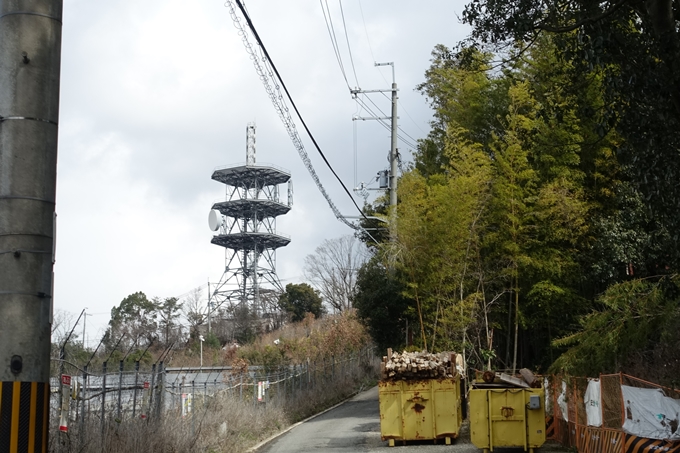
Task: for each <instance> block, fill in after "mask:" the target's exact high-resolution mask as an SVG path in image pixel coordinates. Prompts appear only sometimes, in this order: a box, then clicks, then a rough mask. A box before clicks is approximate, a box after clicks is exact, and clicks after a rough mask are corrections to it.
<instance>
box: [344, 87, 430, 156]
mask: <svg viewBox="0 0 680 453" xmlns="http://www.w3.org/2000/svg"><path fill="white" fill-rule="evenodd" d="M367 98H368V97H367ZM368 99H369V101H370V102H371V103H372V104H373V105H375V106H376V108H377V109H378V111H379V112H380V113H381V114H382V115H383V116H385V117H387V116H388V115H387V114H386V113H385V112H383V111H382V110H381V109H380V108H379V107H378V106H377V105H376V104H375V103H374V102H373V101H372V100H371V99H370V98H368ZM356 100H357V103H358V104H359V105H361V106H362V107H363V108H364V109H365V110H366V111H367V112H368V113H370V114H371V115H372V116H374V117H375V118H376V120H377V121H378V123H380V125H381V126H383V127H384V128H385V129H386V130H388V131H391V130H392V127H391V126H390V125H389V124H387V123H386V122H385V120H383V119H381V118H379V117H378V114H377V113H376V112H375V111H374V110H373V109H372V108H371V107H370V106H369V105H368V104H366V102H365V101H363V100H360V98H359V97H357V99H356ZM397 138H398V139H399V140H401V141H402V142H403V143H404V144H405V145H406V146H410V147H412V148H414V149H415V148H417V146H416V145H415V144H414V143H412V142H409V141H408V140H406V139H405V138H404V137H403V136H401V135H399V133H397Z"/></svg>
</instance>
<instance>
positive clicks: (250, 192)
mask: <svg viewBox="0 0 680 453" xmlns="http://www.w3.org/2000/svg"><path fill="white" fill-rule="evenodd" d="M212 179H214V180H215V181H218V182H221V183H223V184H225V185H226V199H225V201H221V202H219V203H215V204H214V205H213V207H212V210H211V211H210V215H209V216H208V223H209V225H210V229H211V230H212V231H215V232H216V233H217V234H216V235H215V236H213V238H212V240H211V241H210V242H212V243H213V244H215V245H219V246H221V247H224V248H225V264H224V273H223V274H222V277H221V278H220V281H219V283H217V285H215V286H214V289H211V291H210V294H209V296H210V305H211V307H209V310H210V311H211V310H213V309H216V308H220V309H223V310H226V311H227V312H229V311H231V312H232V313H233V310H234V309H235V308H237V307H239V308H244V307H247V308H248V309H249V310H252V311H254V312H255V313H257V314H258V315H259V316H267V312H268V311H269V310H268V309H267V306H268V304H267V300H268V298H267V297H266V296H267V295H271V294H272V293H275V292H279V291H283V288H282V286H281V283H280V281H279V279H278V277H277V275H276V249H277V248H279V247H285V246H286V245H288V244H289V243H290V237H287V236H284V235H282V234H279V233H277V232H276V218H277V217H278V216H280V215H284V214H287V213H288V211H290V209H291V207H292V204H293V186H292V180H291V178H290V172H288V171H285V170H283V169H281V168H278V167H276V166H274V165H271V164H260V165H256V164H255V124H252V123H250V124H248V126H247V127H246V163H245V165H243V164H240V165H236V166H231V167H224V168H218V169H217V170H215V171H214V172H213V174H212ZM285 183H287V184H288V194H287V195H288V196H287V198H288V199H287V200H286V202H285V203H282V202H281V201H280V197H279V185H280V184H285ZM218 212H219V214H218ZM269 299H270V298H269ZM213 307H214V308H213Z"/></svg>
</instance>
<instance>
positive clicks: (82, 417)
mask: <svg viewBox="0 0 680 453" xmlns="http://www.w3.org/2000/svg"><path fill="white" fill-rule="evenodd" d="M86 391H87V365H85V366H84V367H83V385H82V386H81V389H80V433H79V434H80V448H81V449H82V448H83V444H84V443H85V394H86Z"/></svg>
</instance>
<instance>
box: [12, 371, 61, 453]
mask: <svg viewBox="0 0 680 453" xmlns="http://www.w3.org/2000/svg"><path fill="white" fill-rule="evenodd" d="M49 388H50V384H49V383H48V382H12V381H4V382H2V383H1V384H0V452H8V453H37V452H41V453H47V428H48V423H47V417H48V414H49V411H48V404H49V397H50V392H49Z"/></svg>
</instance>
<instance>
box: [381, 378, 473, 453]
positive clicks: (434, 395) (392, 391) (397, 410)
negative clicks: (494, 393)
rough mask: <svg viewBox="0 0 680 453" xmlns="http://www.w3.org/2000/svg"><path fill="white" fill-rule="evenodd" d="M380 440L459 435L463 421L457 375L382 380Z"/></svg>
mask: <svg viewBox="0 0 680 453" xmlns="http://www.w3.org/2000/svg"><path fill="white" fill-rule="evenodd" d="M378 397H379V400H380V434H381V437H382V440H389V441H390V446H392V445H393V444H394V442H393V441H394V440H402V441H406V440H427V439H445V441H446V442H447V443H450V442H451V439H452V438H456V437H458V432H459V430H460V425H461V423H462V418H461V407H460V404H461V402H460V376H456V377H455V378H448V379H424V380H418V381H381V382H379V383H378Z"/></svg>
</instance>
